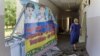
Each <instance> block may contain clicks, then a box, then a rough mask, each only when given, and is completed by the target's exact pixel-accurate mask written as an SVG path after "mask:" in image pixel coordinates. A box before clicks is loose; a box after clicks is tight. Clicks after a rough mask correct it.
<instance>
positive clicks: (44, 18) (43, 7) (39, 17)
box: [37, 5, 46, 22]
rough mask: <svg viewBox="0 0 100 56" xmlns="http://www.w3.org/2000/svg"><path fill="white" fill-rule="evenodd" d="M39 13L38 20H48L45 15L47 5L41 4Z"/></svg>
mask: <svg viewBox="0 0 100 56" xmlns="http://www.w3.org/2000/svg"><path fill="white" fill-rule="evenodd" d="M39 11H40V13H39V15H38V17H37V18H38V21H39V22H44V21H45V20H46V16H45V6H44V5H40V8H39Z"/></svg>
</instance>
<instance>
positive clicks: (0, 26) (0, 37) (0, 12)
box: [0, 0, 10, 56]
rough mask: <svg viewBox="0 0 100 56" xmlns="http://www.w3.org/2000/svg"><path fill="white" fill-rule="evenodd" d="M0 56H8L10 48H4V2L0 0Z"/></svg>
mask: <svg viewBox="0 0 100 56" xmlns="http://www.w3.org/2000/svg"><path fill="white" fill-rule="evenodd" d="M0 56H10V48H9V47H5V39H4V0H0Z"/></svg>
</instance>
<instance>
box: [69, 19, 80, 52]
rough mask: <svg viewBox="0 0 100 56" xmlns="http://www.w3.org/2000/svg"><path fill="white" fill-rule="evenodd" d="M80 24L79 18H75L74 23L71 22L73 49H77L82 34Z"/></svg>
mask: <svg viewBox="0 0 100 56" xmlns="http://www.w3.org/2000/svg"><path fill="white" fill-rule="evenodd" d="M80 28H81V26H80V24H79V22H78V19H76V18H75V19H74V23H73V24H71V27H70V42H71V44H72V45H73V51H77V49H76V47H77V45H76V44H77V43H78V41H79V35H80Z"/></svg>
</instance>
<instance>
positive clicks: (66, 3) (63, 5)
mask: <svg viewBox="0 0 100 56" xmlns="http://www.w3.org/2000/svg"><path fill="white" fill-rule="evenodd" d="M50 1H51V2H52V3H53V4H55V5H56V6H57V7H59V8H60V9H62V10H64V11H69V10H71V11H76V10H78V9H79V6H80V4H81V2H82V0H50Z"/></svg>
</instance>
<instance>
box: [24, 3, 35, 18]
mask: <svg viewBox="0 0 100 56" xmlns="http://www.w3.org/2000/svg"><path fill="white" fill-rule="evenodd" d="M34 9H35V7H34V4H32V3H28V4H27V5H26V13H27V15H28V16H29V17H31V16H32V14H33V11H34Z"/></svg>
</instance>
